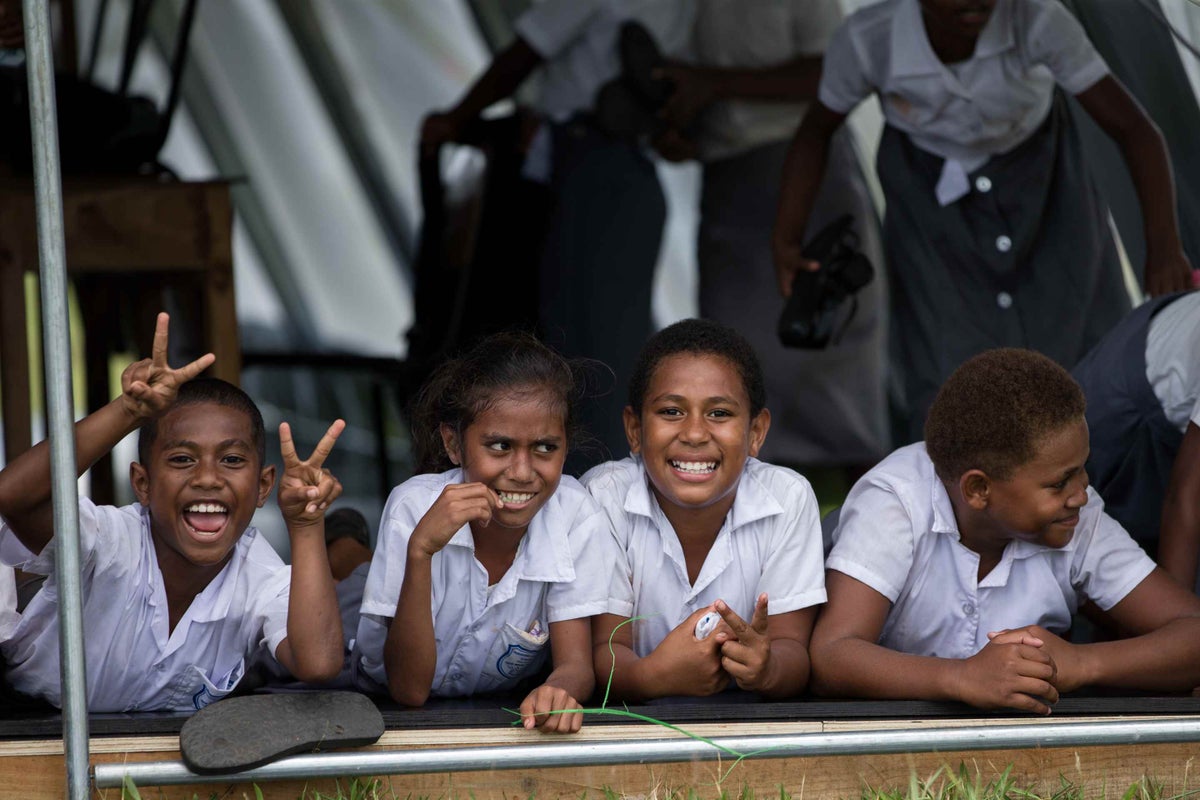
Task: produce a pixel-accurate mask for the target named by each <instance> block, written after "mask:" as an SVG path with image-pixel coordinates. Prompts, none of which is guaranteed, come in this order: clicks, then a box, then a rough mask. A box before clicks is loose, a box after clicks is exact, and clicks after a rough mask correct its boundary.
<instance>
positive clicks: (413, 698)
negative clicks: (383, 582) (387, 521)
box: [383, 552, 437, 706]
mask: <svg viewBox="0 0 1200 800" xmlns="http://www.w3.org/2000/svg"><path fill="white" fill-rule="evenodd" d="M432 593H433V574H432V556H428V555H414V554H413V553H412V552H410V553H409V555H408V560H407V561H406V562H405V565H404V582H403V583H402V584H401V585H400V598H399V600H398V601H397V602H396V616H395V617H393V618H392V624H391V626H390V627H389V628H388V635H387V642H386V643H385V644H384V649H383V660H384V668H385V670H386V671H387V683H388V693H389V694H391V696H392V699H393V700H395V701H396V702H397V703H401V704H403V705H407V706H420V705H424V704H425V701H426V700H427V699H429V692H430V690H431V689H432V688H433V674H434V671H435V669H436V667H437V644H436V639H435V638H434V634H433V601H432Z"/></svg>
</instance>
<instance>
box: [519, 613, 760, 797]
mask: <svg viewBox="0 0 1200 800" xmlns="http://www.w3.org/2000/svg"><path fill="white" fill-rule="evenodd" d="M653 616H658V615H653ZM644 619H649V617H646V616H638V617H630V618H629V619H627V620H625V621H623V622H621V623H620V624H618V625H617V626H616V627H615V628H613V629H612V633H610V634H609V635H608V655H609V656H610V657H611V659H612V665H611V666H610V667H609V668H608V680H607V681H606V682H605V685H604V699H603V700H601V701H600V707H599V708H571V709H557V710H553V711H543V712H542V714H545V715H547V716H549V715H553V714H590V715H592V716H608V717H625V718H627V719H633V720H637V721H639V722H649V723H651V724H653V725H658V726H659V727H661V728H667V729H668V730H672V731H675V732H676V733H680V734H683V735H684V736H686V737H688V738H689V739H694V740H696V741H698V742H704V743H705V744H707V745H709V746H711V747H714V748H716V749H717V750H720V751H721V752H722V753H727V754H728V755H731V756H734V757H735V758H734V762H733V763H732V764H730V765H729V769H727V770H725V773H724V774H723V775H722V776H721V777H720V778H718V779H717V786H718V787H719V786H720V785H721V784H722V783H724V781H725V779H726V778H728V777H729V774H730V773H731V772H733V770H734V768H735V767H736V766H737V765H738V764H740V763H742V760H743V759H746V758H750V757H751V756H757V755H761V754H762V753H766V752H769V751H770V750H773V749H775V747H777V745H774V746H772V747H764V748H763V749H762V750H754V751H751V752H749V753H742V752H740V751H738V750H734V749H733V748H731V747H725V746H724V745H721V744H718V743H717V742H715V741H713V740H712V739H709V738H708V737H706V736H701V735H700V734H698V733H693V732H691V731H689V730H687V729H686V728H681V727H679V726H678V725H672V724H671V723H670V722H664V721H663V720H661V719H655V718H654V717H650V716H647V715H645V714H638V713H637V712H635V711H630V710H629V708H628V707H626V708H609V707H608V696H609V693H610V692H611V691H612V682H613V673H614V672H616V668H617V653H616V651H615V650H613V637H614V636H616V635H617V631H619V630H620V629H621V628H623V627H624V626H626V625H628V624H629V623H631V622H637V621H640V620H644ZM503 710H504V711H507V712H508V713H510V714H513V715H515V716H516V719H515V720H513V721H512V724H513V726H514V727H515V726H517V725H520V724H521V723H522V720H523V717H522V715H521V712H520V710H519V709H512V708H505V709H503ZM538 716H540V715H538Z"/></svg>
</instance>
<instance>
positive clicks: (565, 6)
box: [513, 0, 602, 59]
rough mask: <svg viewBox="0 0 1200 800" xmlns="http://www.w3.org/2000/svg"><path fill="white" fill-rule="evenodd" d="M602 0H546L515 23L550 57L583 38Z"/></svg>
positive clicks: (531, 43)
mask: <svg viewBox="0 0 1200 800" xmlns="http://www.w3.org/2000/svg"><path fill="white" fill-rule="evenodd" d="M601 2H602V0H544V2H541V3H536V4H534V5H533V6H532V7H531V8H530V9H529V10H528V11H526V12H525V13H524V14H522V15H521V16H520V17H518V18H517V21H516V22H515V23H514V25H513V27H514V29H515V30H516V33H517V35H518V36H519V37H521V39H522V40H524V41H525V43H526V44H528V45H529V46H530V47H531V48H533V50H534V52H536V53H537V54H538V55H539V56H541V57H542V58H543V59H550V58H553V57H554V56H556V55H558V54H559V53H561V52H562V51H564V50H566V49H567V47H568V46H569V45H570V44H571V43H572V42H573V41H575V40H576V39H577V38H579V37H580V36H581V35H582V34H583V31H584V29H585V28H586V27H587V25H588V23H589V22H590V21H591V19H592V17H593V16H594V15H595V14H596V12H597V11H598V9H599V6H600V3H601Z"/></svg>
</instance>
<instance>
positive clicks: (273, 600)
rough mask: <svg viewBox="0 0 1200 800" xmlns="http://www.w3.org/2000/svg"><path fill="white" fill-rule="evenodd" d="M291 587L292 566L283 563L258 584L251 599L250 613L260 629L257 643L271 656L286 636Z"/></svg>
mask: <svg viewBox="0 0 1200 800" xmlns="http://www.w3.org/2000/svg"><path fill="white" fill-rule="evenodd" d="M291 587H292V568H291V567H289V566H287V565H284V566H281V567H279V568H278V569H276V570H275V571H274V572H272V573H271V574H270V576H269V577H268V578H267V579H266V580H265V581H263V582H262V583H261V584H260V585H259V586H258V588H257V591H255V593H254V598H253V600H252V605H251V613H253V614H254V616H255V619H256V620H257V621H259V626H260V630H261V639H260V640H259V642H258V645H259V647H262V648H265V649H266V650H267V652H269V653H270V654H271V655H272V656H273V657H275V651H276V650H277V649H278V648H279V643H280V642H282V641H283V640H284V639H286V638H287V622H288V599H289V596H290V595H291ZM276 660H278V657H276Z"/></svg>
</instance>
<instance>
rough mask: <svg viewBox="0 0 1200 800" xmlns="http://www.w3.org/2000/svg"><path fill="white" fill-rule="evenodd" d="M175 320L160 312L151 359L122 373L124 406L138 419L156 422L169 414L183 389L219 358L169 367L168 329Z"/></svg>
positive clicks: (142, 361) (198, 359)
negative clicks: (168, 411)
mask: <svg viewBox="0 0 1200 800" xmlns="http://www.w3.org/2000/svg"><path fill="white" fill-rule="evenodd" d="M170 322H171V318H170V317H169V316H168V315H167V314H166V313H165V312H160V313H159V315H158V320H157V321H156V322H155V326H154V345H153V348H152V349H151V351H150V358H143V359H142V360H141V361H136V362H134V363H133V364H130V365H129V366H128V367H126V368H125V371H124V372H122V373H121V404H122V405H123V407H124V408H125V411H126V413H128V414H129V415H130V416H131V417H133V418H134V419H152V418H154V417H158V416H161V415H162V414H164V413H166V411H167V409H169V408H170V407H171V404H172V403H174V402H175V397H176V396H177V395H178V394H179V387H180V386H182V385H183V384H185V383H187V382H188V381H190V380H191V379H192V378H194V377H196V376H197V375H199V374H200V373H201V372H203V371H204V370H206V369H208V368H209V367H210V366H212V363H213V362H214V361H216V360H217V357H216V356H214V355H213V354H212V353H205V354H204V355H202V356H200V357H199V358H197V359H196V360H195V361H193V362H192V363H190V364H188V365H186V366H184V367H180V368H179V369H171V367H170V366H169V365H168V364H167V329H168V328H169V327H170Z"/></svg>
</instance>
